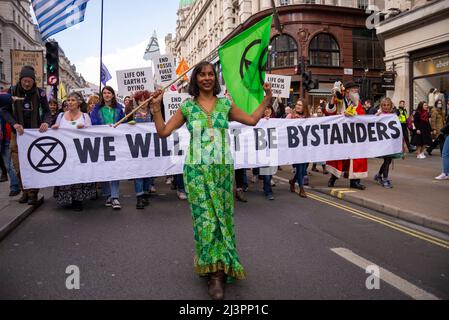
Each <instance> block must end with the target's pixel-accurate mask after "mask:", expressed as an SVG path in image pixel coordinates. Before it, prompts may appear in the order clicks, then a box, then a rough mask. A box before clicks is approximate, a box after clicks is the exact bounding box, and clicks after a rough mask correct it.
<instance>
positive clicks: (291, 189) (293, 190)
mask: <svg viewBox="0 0 449 320" xmlns="http://www.w3.org/2000/svg"><path fill="white" fill-rule="evenodd" d="M288 183H290V192H295V179H291V180H288Z"/></svg>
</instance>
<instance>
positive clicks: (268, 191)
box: [262, 175, 273, 196]
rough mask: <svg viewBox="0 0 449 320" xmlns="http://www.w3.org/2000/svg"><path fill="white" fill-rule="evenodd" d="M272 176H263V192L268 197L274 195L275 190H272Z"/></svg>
mask: <svg viewBox="0 0 449 320" xmlns="http://www.w3.org/2000/svg"><path fill="white" fill-rule="evenodd" d="M271 177H272V176H271V175H269V176H268V175H266V176H262V179H263V192H264V193H265V195H266V196H269V195H272V194H273V189H272V188H271Z"/></svg>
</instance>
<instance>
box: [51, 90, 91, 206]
mask: <svg viewBox="0 0 449 320" xmlns="http://www.w3.org/2000/svg"><path fill="white" fill-rule="evenodd" d="M81 104H82V100H81V98H80V96H79V94H77V93H76V92H72V93H70V94H69V95H68V97H67V108H68V110H67V111H66V112H64V113H60V114H59V115H58V118H57V119H56V123H55V124H54V125H53V126H52V127H51V128H52V129H59V128H61V129H72V130H73V129H75V130H76V129H83V128H87V127H90V126H91V125H92V123H91V120H90V117H89V115H88V114H87V113H84V112H82V111H81ZM96 195H97V189H96V184H95V183H78V184H73V185H67V186H57V187H55V189H54V191H53V196H54V197H55V198H56V202H57V203H58V205H61V206H71V208H72V209H74V210H75V211H82V210H83V201H84V200H87V199H93V198H95V197H96Z"/></svg>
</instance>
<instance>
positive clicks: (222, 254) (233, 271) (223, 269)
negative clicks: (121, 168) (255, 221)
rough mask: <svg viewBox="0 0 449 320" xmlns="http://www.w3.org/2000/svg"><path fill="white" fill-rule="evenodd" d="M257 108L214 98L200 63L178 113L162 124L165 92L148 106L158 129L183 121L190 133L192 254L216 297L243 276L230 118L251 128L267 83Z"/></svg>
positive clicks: (215, 89)
mask: <svg viewBox="0 0 449 320" xmlns="http://www.w3.org/2000/svg"><path fill="white" fill-rule="evenodd" d="M264 91H265V93H266V96H265V98H264V99H263V101H262V103H261V104H260V106H259V107H258V108H257V109H256V110H255V111H254V112H253V114H252V115H248V114H247V113H245V112H244V111H242V110H241V109H239V108H237V107H236V106H235V105H234V104H233V103H232V102H231V101H230V100H229V99H225V98H217V95H218V94H219V93H220V85H219V82H218V78H217V74H216V71H215V69H214V67H213V66H212V65H211V64H210V63H208V62H201V63H200V64H198V65H197V66H196V67H195V68H194V70H193V73H192V77H191V81H190V85H189V94H190V95H191V96H192V97H193V98H192V99H188V100H187V101H185V102H184V103H183V104H182V105H181V107H180V108H179V110H178V111H177V112H176V114H175V115H174V116H173V117H172V118H171V119H170V120H169V121H168V122H167V124H165V123H164V121H163V118H162V115H161V101H162V96H163V92H161V91H159V92H156V94H155V96H154V98H153V100H152V103H151V104H152V105H151V109H152V112H153V116H154V122H155V125H156V129H157V133H158V135H159V136H160V137H167V136H169V135H170V134H171V133H172V131H173V130H176V129H178V128H179V127H181V126H182V125H183V124H184V123H186V124H187V129H188V130H189V132H190V145H189V149H188V152H187V156H186V160H185V164H184V181H185V185H186V187H187V188H186V191H187V197H188V200H189V205H190V209H191V211H192V218H193V229H194V237H195V249H196V256H195V259H194V264H195V271H196V272H197V273H198V274H199V275H201V276H207V275H208V276H209V282H208V293H209V295H210V296H211V298H212V299H214V300H221V299H223V298H224V286H225V282H226V280H227V281H228V282H230V281H232V280H234V279H243V278H244V277H245V271H244V269H243V267H242V265H241V264H240V261H239V258H238V254H237V249H236V245H235V231H234V197H233V177H234V161H233V159H232V155H231V152H230V143H229V134H228V121H238V122H240V123H243V124H246V125H251V126H254V125H256V124H257V122H258V121H259V119H260V118H261V117H262V116H263V114H264V110H265V107H266V106H267V105H269V103H270V100H271V97H272V93H271V86H270V84H268V83H265V84H264Z"/></svg>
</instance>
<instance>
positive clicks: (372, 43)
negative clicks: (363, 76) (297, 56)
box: [352, 29, 385, 69]
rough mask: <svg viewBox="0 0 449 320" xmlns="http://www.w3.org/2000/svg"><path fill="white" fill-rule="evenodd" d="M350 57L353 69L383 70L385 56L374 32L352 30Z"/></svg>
mask: <svg viewBox="0 0 449 320" xmlns="http://www.w3.org/2000/svg"><path fill="white" fill-rule="evenodd" d="M352 56H353V59H354V61H353V65H354V68H363V69H385V63H384V61H383V57H384V56H385V54H384V51H383V49H382V47H381V46H380V43H379V40H378V39H377V36H376V32H375V30H368V29H353V30H352Z"/></svg>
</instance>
